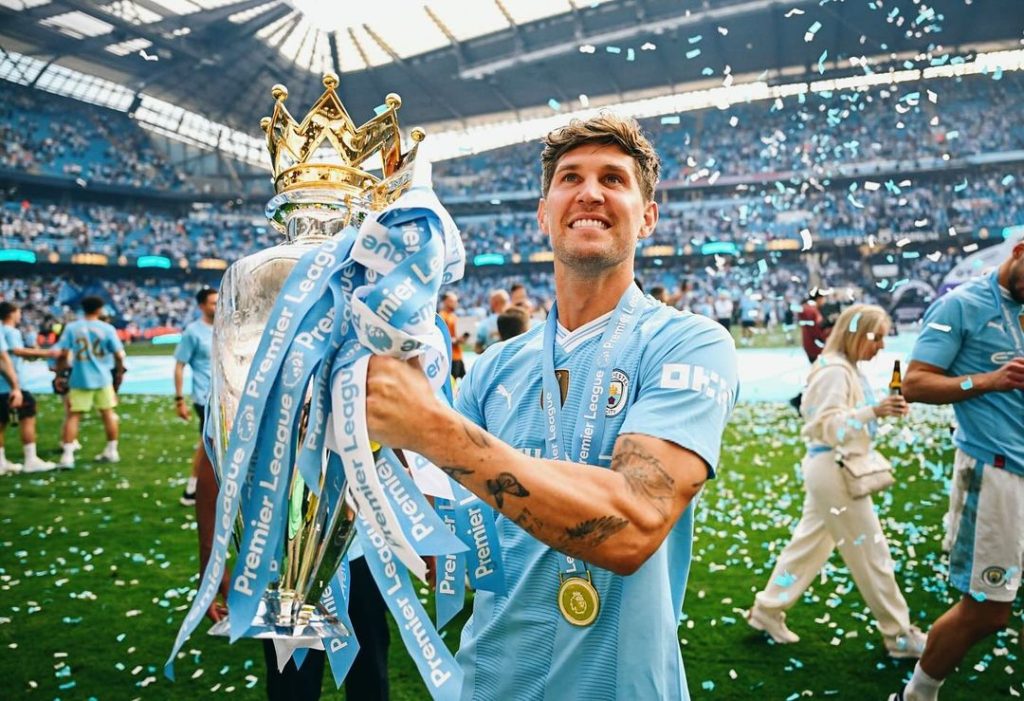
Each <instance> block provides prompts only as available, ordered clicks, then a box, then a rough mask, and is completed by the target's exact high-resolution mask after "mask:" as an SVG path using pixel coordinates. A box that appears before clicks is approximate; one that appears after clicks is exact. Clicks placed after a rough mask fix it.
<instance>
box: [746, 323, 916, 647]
mask: <svg viewBox="0 0 1024 701" xmlns="http://www.w3.org/2000/svg"><path fill="white" fill-rule="evenodd" d="M889 326H890V321H889V317H888V316H887V315H886V313H885V311H884V310H883V309H882V308H881V307H876V306H873V305H867V304H857V305H853V306H851V307H849V308H847V309H846V310H845V311H843V313H842V314H841V315H840V316H839V319H838V320H837V322H836V325H835V327H834V328H833V329H832V333H831V335H830V336H829V338H828V341H827V342H826V343H825V349H824V351H823V352H822V354H821V357H820V358H819V359H818V360H817V362H816V363H815V364H814V367H813V368H812V370H811V374H810V376H809V377H808V378H807V388H806V389H805V390H804V395H803V403H802V404H801V406H800V412H801V414H802V415H803V416H804V418H805V420H806V424H805V425H804V429H803V431H802V435H803V438H804V440H805V441H806V442H807V454H806V456H805V457H804V459H803V463H802V471H803V476H804V487H805V489H806V492H807V496H806V499H805V500H804V508H803V514H802V515H801V517H800V522H799V523H798V524H797V526H796V530H795V531H794V532H793V538H792V540H790V542H789V544H788V545H787V546H786V547H785V549H784V550H783V551H782V553H781V554H780V555H779V559H778V561H777V562H776V563H775V569H774V571H773V572H772V575H771V577H770V578H769V580H768V583H767V585H766V586H765V588H764V590H763V591H761V592H759V593H758V594H757V596H756V597H755V600H754V606H753V608H751V610H750V611H749V613H748V614H747V622H748V623H749V624H750V625H751V626H752V627H754V628H756V629H757V630H761V631H764V632H765V633H767V634H768V635H769V636H770V637H771V638H772V639H773V640H774V641H775V642H777V643H795V642H797V641H799V640H800V638H799V636H797V635H796V633H794V632H792V631H791V630H790V629H789V628H788V627H786V614H785V611H786V610H787V609H788V608H790V607H791V606H793V604H795V603H796V602H797V601H798V600H799V599H800V596H801V595H802V594H803V593H804V591H805V590H806V589H807V587H808V586H809V585H810V583H811V582H812V581H813V579H814V578H815V577H816V576H817V575H818V573H819V572H820V571H821V568H822V567H824V565H825V563H826V562H827V561H828V559H829V557H831V555H832V552H833V551H834V550H836V549H837V548H838V550H839V554H840V556H842V558H843V562H845V563H846V566H847V567H848V568H849V570H850V574H851V575H852V576H853V581H854V582H855V583H856V585H857V590H858V591H859V592H860V593H861V596H863V597H864V601H865V602H866V603H867V605H868V607H869V608H870V609H871V612H872V613H873V614H874V616H875V618H876V619H877V621H878V628H879V630H880V631H881V633H882V637H883V639H884V641H885V647H886V650H887V651H888V653H889V655H891V656H892V657H901V658H915V657H920V655H921V652H922V651H923V650H924V643H925V636H924V634H923V633H922V632H921V631H920V630H918V629H917V628H916V627H915V626H912V625H911V624H910V612H909V610H908V608H907V602H906V600H904V598H903V595H902V594H901V593H900V589H899V586H898V585H897V584H896V578H895V576H894V574H893V563H892V557H891V556H890V554H889V544H888V542H887V541H886V539H885V534H884V533H883V532H882V525H881V523H879V521H878V515H877V514H876V513H875V511H874V508H873V507H874V504H873V503H872V501H871V497H870V496H867V497H861V498H859V499H853V498H851V497H850V495H849V493H848V492H847V489H846V484H845V482H844V481H843V476H842V474H840V468H839V466H838V465H837V463H836V454H837V448H838V449H839V451H840V452H842V453H843V454H844V455H865V454H867V453H868V452H870V451H871V441H872V437H873V436H874V434H875V430H876V427H877V423H878V422H877V419H879V418H881V417H885V416H896V417H902V416H906V414H907V412H908V411H909V407H908V406H907V403H906V402H905V401H904V399H903V397H901V396H899V395H895V396H889V397H886V398H885V399H883V400H882V401H881V402H877V403H876V402H875V398H874V393H873V392H872V390H871V387H870V386H869V385H868V382H867V380H866V378H865V377H864V375H863V374H861V372H860V371H859V370H858V369H857V363H859V362H861V361H865V360H871V359H872V358H874V357H875V354H877V353H878V351H879V350H881V349H882V348H884V347H885V337H886V335H887V334H888V333H889Z"/></svg>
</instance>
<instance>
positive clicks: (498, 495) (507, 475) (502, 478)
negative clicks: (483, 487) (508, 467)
mask: <svg viewBox="0 0 1024 701" xmlns="http://www.w3.org/2000/svg"><path fill="white" fill-rule="evenodd" d="M487 492H488V494H490V495H491V496H492V497H494V503H495V504H497V505H498V508H499V509H500V508H502V507H503V506H505V495H506V494H510V495H511V496H514V497H528V496H530V492H529V491H527V489H526V487H524V486H523V485H522V484H520V483H519V480H518V479H516V476H515V475H513V474H512V473H511V472H499V473H498V476H497V478H495V479H492V480H491V479H489V480H487Z"/></svg>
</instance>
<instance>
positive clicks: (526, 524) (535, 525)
mask: <svg viewBox="0 0 1024 701" xmlns="http://www.w3.org/2000/svg"><path fill="white" fill-rule="evenodd" d="M512 520H513V521H514V522H515V524H516V525H517V526H519V527H520V528H522V529H523V530H524V531H526V532H527V533H529V534H530V535H532V536H533V537H534V538H536V537H537V535H538V534H539V532H540V529H541V528H543V527H544V524H543V523H541V521H540V520H538V519H537V517H535V516H534V515H533V513H532V512H531V511H530V510H529V509H528V508H526V507H525V506H524V507H523V510H522V511H520V512H519V515H518V516H516V517H515V518H514V519H512Z"/></svg>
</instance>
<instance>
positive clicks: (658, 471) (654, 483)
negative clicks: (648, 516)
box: [611, 438, 697, 516]
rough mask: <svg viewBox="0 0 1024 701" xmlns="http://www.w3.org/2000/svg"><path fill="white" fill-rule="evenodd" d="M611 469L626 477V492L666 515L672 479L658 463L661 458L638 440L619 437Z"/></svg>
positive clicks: (668, 508)
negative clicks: (647, 449)
mask: <svg viewBox="0 0 1024 701" xmlns="http://www.w3.org/2000/svg"><path fill="white" fill-rule="evenodd" d="M611 468H612V470H614V471H615V472H618V473H620V474H621V475H622V476H623V477H625V478H626V484H627V485H628V487H629V491H630V492H632V493H633V494H636V495H637V496H641V497H643V498H645V499H647V501H649V502H650V503H651V504H653V505H654V508H655V509H657V510H658V513H660V514H661V515H662V516H667V515H668V514H669V511H670V510H671V508H672V500H673V497H674V495H675V480H674V479H672V476H671V475H669V474H668V472H666V471H665V468H663V467H662V466H661V461H660V460H658V459H657V458H656V457H654V456H653V455H651V454H650V453H648V452H646V451H645V450H644V449H643V447H642V446H641V445H640V444H639V443H637V442H636V441H634V440H631V439H629V438H623V439H622V441H621V442H620V443H619V445H618V447H617V448H616V451H615V457H613V458H612V465H611ZM695 486H697V485H695Z"/></svg>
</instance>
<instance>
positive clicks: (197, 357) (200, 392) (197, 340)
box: [174, 319, 213, 406]
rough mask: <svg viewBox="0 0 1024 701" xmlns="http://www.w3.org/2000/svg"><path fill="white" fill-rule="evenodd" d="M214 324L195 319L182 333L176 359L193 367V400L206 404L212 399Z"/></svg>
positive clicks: (176, 350)
mask: <svg viewBox="0 0 1024 701" xmlns="http://www.w3.org/2000/svg"><path fill="white" fill-rule="evenodd" d="M212 344H213V325H212V324H207V323H206V322H205V321H203V320H202V319H198V320H196V321H193V322H192V323H191V324H189V325H188V326H186V327H185V332H184V333H183V334H181V342H180V343H178V347H177V348H176V349H175V351H174V359H175V360H177V361H178V362H179V363H185V364H186V365H188V366H189V367H190V368H192V401H193V402H195V403H196V404H201V405H203V406H206V403H207V402H208V401H209V399H210V351H211V348H212Z"/></svg>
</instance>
